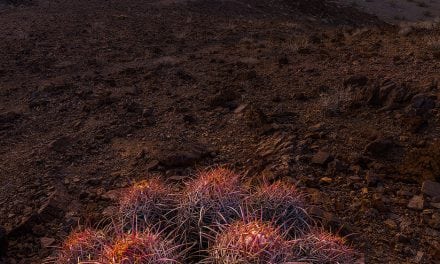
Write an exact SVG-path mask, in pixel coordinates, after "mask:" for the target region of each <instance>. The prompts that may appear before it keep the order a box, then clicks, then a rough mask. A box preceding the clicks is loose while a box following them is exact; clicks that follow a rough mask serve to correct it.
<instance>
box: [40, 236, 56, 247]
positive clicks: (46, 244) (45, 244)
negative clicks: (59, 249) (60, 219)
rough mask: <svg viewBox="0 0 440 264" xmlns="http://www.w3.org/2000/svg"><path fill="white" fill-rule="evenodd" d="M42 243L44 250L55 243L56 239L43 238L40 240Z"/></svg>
mask: <svg viewBox="0 0 440 264" xmlns="http://www.w3.org/2000/svg"><path fill="white" fill-rule="evenodd" d="M40 243H41V247H42V248H48V247H50V246H52V245H53V243H55V239H54V238H51V237H42V238H40Z"/></svg>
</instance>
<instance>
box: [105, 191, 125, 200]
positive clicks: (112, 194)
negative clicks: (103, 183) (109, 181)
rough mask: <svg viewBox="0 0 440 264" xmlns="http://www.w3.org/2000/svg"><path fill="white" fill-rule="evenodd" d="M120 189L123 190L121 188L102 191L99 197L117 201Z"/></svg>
mask: <svg viewBox="0 0 440 264" xmlns="http://www.w3.org/2000/svg"><path fill="white" fill-rule="evenodd" d="M122 191H123V189H116V190H110V191H108V192H106V193H104V194H103V195H101V198H103V199H104V200H109V201H118V200H119V198H120V196H121V193H122Z"/></svg>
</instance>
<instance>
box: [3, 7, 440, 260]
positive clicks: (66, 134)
mask: <svg viewBox="0 0 440 264" xmlns="http://www.w3.org/2000/svg"><path fill="white" fill-rule="evenodd" d="M318 2H321V1H293V2H292V1H283V0H276V1H272V2H271V3H270V4H269V3H267V2H266V1H247V0H239V1H198V0H197V1H188V2H184V1H173V0H170V1H166V0H163V1H160V0H154V1H153V0H151V1H141V0H125V1H112V0H110V1H98V0H87V1H85V0H76V1H72V0H70V1H64V0H60V1H40V2H37V3H35V2H34V3H33V4H32V3H31V4H30V5H22V6H19V7H11V6H3V5H0V39H1V41H0V155H1V156H0V157H1V159H0V226H3V227H5V228H6V230H7V232H8V233H9V234H8V241H9V248H8V251H7V257H6V258H5V262H6V263H40V262H42V261H43V260H44V259H45V258H47V257H49V256H51V255H52V254H53V253H54V252H55V250H54V247H56V246H58V245H59V243H61V241H62V240H63V239H64V238H65V236H66V235H67V234H68V232H69V231H70V230H71V229H72V228H73V227H75V226H76V225H77V224H78V223H81V224H91V225H95V224H97V223H98V222H100V221H101V220H102V219H104V218H106V213H107V212H106V210H105V209H106V208H107V209H108V206H111V204H112V203H111V201H110V199H109V194H108V191H111V190H114V189H118V188H121V187H126V186H128V185H129V184H130V183H132V182H133V181H136V180H139V179H142V178H144V177H145V176H146V175H147V173H148V172H149V171H151V172H154V173H159V174H161V175H163V176H164V178H166V179H167V180H168V181H169V182H173V183H176V182H178V181H180V180H181V179H184V178H185V177H187V176H189V175H191V173H192V172H193V171H194V170H195V169H197V168H202V167H205V166H209V165H214V164H228V165H231V166H233V167H235V168H236V169H237V170H240V171H243V172H245V176H246V178H247V179H249V180H250V182H257V181H258V180H259V179H261V178H266V179H269V180H276V179H283V180H287V181H291V182H294V183H296V184H298V185H299V186H300V187H301V188H303V189H304V190H305V191H307V192H309V193H310V200H311V203H313V204H315V205H317V206H318V207H319V208H322V210H323V211H321V210H320V209H317V208H314V209H311V210H312V211H313V212H314V213H315V214H317V215H320V216H321V217H323V218H324V222H326V223H327V224H328V226H331V227H332V228H333V230H341V231H340V232H341V233H344V234H352V236H351V241H352V243H353V245H354V246H355V247H356V248H358V249H359V250H360V251H362V252H364V253H365V259H366V263H417V262H418V263H440V252H439V248H440V229H439V228H440V223H439V221H440V215H439V214H440V209H439V208H438V207H436V206H438V205H439V202H440V201H439V200H438V197H430V196H423V199H424V204H422V208H421V209H418V210H417V209H411V208H408V206H407V205H408V202H409V200H410V199H412V198H413V196H418V195H422V194H421V191H420V188H421V184H422V181H423V180H425V179H428V178H429V179H432V180H437V181H438V180H439V178H440V169H439V168H440V154H439V152H440V150H439V149H438V148H436V147H432V146H438V143H433V142H434V141H435V140H436V139H437V138H438V137H439V132H440V123H439V121H440V112H439V99H440V93H439V87H438V81H439V79H440V74H439V72H440V46H439V45H440V44H438V43H440V40H439V39H438V37H436V36H438V35H439V34H440V31H439V29H438V27H437V28H435V27H432V28H430V29H421V28H418V29H415V30H413V31H411V32H406V33H402V32H401V34H399V33H398V31H399V29H398V28H394V27H391V26H387V25H386V24H384V23H382V22H380V21H379V20H377V19H376V18H374V17H371V16H369V15H366V14H362V13H359V12H356V11H355V10H352V9H348V8H344V9H339V8H337V7H336V6H333V5H330V4H325V5H324V4H322V3H318ZM265 3H266V4H265ZM436 41H438V43H437V44H436ZM379 90H380V91H379ZM414 95H416V96H415V97H414ZM375 140H376V141H375ZM373 141H375V142H373ZM371 142H373V144H371ZM436 144H437V145H436ZM317 153H319V154H318V155H316V154H317ZM327 154H328V155H329V157H327ZM107 211H108V210H107ZM0 233H1V232H0ZM0 252H1V251H0ZM0 262H1V261H0Z"/></svg>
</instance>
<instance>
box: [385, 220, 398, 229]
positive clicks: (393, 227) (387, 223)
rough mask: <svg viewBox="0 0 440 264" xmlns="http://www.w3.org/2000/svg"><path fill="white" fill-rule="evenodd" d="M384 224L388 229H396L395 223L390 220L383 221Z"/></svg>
mask: <svg viewBox="0 0 440 264" xmlns="http://www.w3.org/2000/svg"><path fill="white" fill-rule="evenodd" d="M384 224H385V225H386V226H387V227H389V228H390V229H397V223H396V222H395V221H394V220H392V219H387V220H385V221H384Z"/></svg>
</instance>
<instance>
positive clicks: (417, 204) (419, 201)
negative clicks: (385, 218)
mask: <svg viewBox="0 0 440 264" xmlns="http://www.w3.org/2000/svg"><path fill="white" fill-rule="evenodd" d="M423 207H425V200H424V199H423V196H421V195H416V196H414V197H413V198H411V200H409V203H408V208H410V209H414V210H423Z"/></svg>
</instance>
